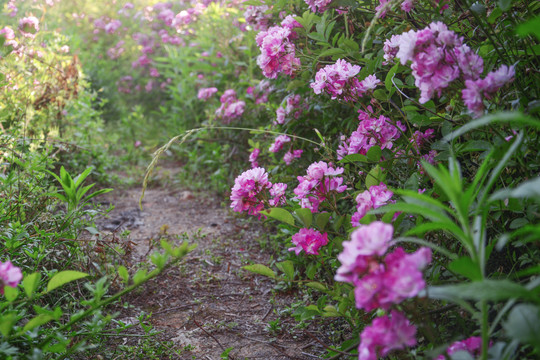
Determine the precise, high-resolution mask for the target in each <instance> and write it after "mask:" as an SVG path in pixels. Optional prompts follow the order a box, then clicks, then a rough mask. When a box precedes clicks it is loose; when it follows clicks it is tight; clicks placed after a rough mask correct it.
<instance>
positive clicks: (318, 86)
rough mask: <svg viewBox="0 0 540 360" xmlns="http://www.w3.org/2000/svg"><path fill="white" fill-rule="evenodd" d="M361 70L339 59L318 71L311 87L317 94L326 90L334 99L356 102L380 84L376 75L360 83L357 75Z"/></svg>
mask: <svg viewBox="0 0 540 360" xmlns="http://www.w3.org/2000/svg"><path fill="white" fill-rule="evenodd" d="M360 69H361V68H360V66H358V65H352V64H350V63H348V62H347V61H345V60H342V59H338V60H337V61H336V63H335V64H332V65H326V66H325V67H324V68H322V69H320V70H319V71H317V74H315V81H314V82H313V83H311V85H310V86H311V88H312V89H313V91H314V92H315V94H320V93H321V92H323V90H324V91H326V93H328V94H329V95H330V96H331V97H332V99H337V98H339V99H343V100H345V101H354V100H356V99H357V98H358V97H361V96H362V95H363V94H364V93H366V92H368V91H370V90H373V89H375V88H376V87H377V85H379V83H380V80H379V79H377V77H376V76H375V75H369V76H368V77H366V78H365V79H364V80H362V81H359V80H358V79H357V78H356V75H357V74H358V73H359V72H360Z"/></svg>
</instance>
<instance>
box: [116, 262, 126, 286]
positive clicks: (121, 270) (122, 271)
mask: <svg viewBox="0 0 540 360" xmlns="http://www.w3.org/2000/svg"><path fill="white" fill-rule="evenodd" d="M118 275H120V277H121V278H122V280H123V281H124V283H126V284H127V283H128V281H129V273H128V271H127V269H126V267H125V266H123V265H120V266H119V267H118Z"/></svg>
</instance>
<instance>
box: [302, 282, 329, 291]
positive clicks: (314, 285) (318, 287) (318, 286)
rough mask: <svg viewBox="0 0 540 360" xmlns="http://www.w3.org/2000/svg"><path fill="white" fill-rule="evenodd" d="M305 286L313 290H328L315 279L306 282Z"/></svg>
mask: <svg viewBox="0 0 540 360" xmlns="http://www.w3.org/2000/svg"><path fill="white" fill-rule="evenodd" d="M306 286H307V287H309V288H312V289H315V290H319V291H322V292H326V291H328V288H327V287H326V286H325V285H324V284H321V283H320V282H316V281H312V282H308V283H307V284H306Z"/></svg>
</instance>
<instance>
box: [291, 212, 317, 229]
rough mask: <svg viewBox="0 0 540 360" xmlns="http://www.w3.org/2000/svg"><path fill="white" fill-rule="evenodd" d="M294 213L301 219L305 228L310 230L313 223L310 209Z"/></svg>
mask: <svg viewBox="0 0 540 360" xmlns="http://www.w3.org/2000/svg"><path fill="white" fill-rule="evenodd" d="M294 213H295V214H296V215H297V216H298V218H300V221H302V224H304V227H305V228H309V227H310V226H311V223H312V222H313V214H312V213H311V210H309V209H296V210H295V211H294Z"/></svg>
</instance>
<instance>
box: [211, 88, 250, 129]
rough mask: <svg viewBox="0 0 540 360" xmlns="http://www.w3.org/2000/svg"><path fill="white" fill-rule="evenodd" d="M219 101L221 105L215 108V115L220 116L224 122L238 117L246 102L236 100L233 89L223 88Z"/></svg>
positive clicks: (227, 122) (242, 111) (226, 122)
mask: <svg viewBox="0 0 540 360" xmlns="http://www.w3.org/2000/svg"><path fill="white" fill-rule="evenodd" d="M220 101H221V106H220V107H219V108H218V109H217V110H216V116H217V117H218V118H221V119H222V120H223V122H224V123H225V124H229V123H230V122H231V121H233V120H235V119H238V118H239V117H240V116H242V114H243V113H244V109H245V107H246V103H245V102H244V101H242V100H238V98H237V97H236V91H235V90H234V89H228V90H225V92H224V93H223V95H221V98H220Z"/></svg>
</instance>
